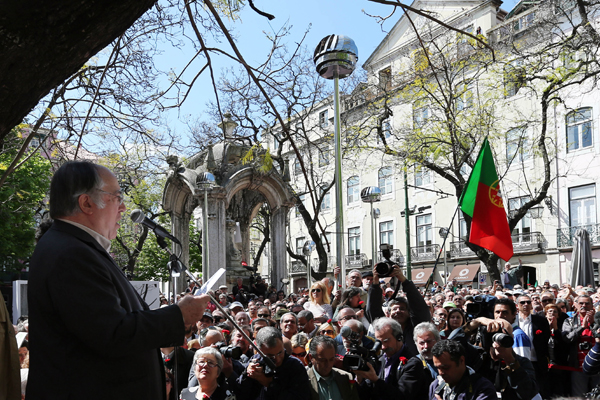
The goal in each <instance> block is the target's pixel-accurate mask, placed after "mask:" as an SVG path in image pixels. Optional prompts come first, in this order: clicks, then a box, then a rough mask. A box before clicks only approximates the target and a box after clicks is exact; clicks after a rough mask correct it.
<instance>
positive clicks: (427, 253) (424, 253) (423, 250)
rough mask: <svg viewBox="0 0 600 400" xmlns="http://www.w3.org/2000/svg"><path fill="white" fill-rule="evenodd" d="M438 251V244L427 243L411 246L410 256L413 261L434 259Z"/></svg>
mask: <svg viewBox="0 0 600 400" xmlns="http://www.w3.org/2000/svg"><path fill="white" fill-rule="evenodd" d="M439 252H440V245H439V244H428V245H426V246H417V247H411V249H410V257H411V260H412V261H413V262H418V261H434V260H435V259H436V258H437V256H438V253H439Z"/></svg>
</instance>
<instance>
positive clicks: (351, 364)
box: [340, 326, 381, 371]
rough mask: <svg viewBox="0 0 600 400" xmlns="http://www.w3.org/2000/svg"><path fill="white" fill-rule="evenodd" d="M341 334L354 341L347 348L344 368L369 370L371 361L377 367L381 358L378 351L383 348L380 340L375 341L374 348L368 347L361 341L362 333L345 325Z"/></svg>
mask: <svg viewBox="0 0 600 400" xmlns="http://www.w3.org/2000/svg"><path fill="white" fill-rule="evenodd" d="M340 334H341V335H342V337H343V338H344V339H346V340H349V341H350V342H351V343H352V345H351V347H350V348H349V349H346V355H345V356H344V361H343V363H342V364H343V366H344V369H346V370H349V371H356V370H359V371H368V370H369V366H368V365H367V362H369V363H371V365H372V366H373V368H375V366H376V365H377V362H378V358H379V357H378V356H377V353H379V350H380V349H381V342H380V341H379V340H376V341H375V344H374V345H373V348H372V349H367V348H366V347H364V346H362V345H361V343H360V334H359V333H357V332H354V331H353V330H352V329H350V328H349V327H347V326H344V327H343V328H342V331H341V332H340Z"/></svg>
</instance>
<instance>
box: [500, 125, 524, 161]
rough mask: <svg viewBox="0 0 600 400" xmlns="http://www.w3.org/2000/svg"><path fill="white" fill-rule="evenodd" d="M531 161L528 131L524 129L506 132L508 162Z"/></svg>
mask: <svg viewBox="0 0 600 400" xmlns="http://www.w3.org/2000/svg"><path fill="white" fill-rule="evenodd" d="M527 159H529V140H528V139H527V131H526V130H525V129H523V128H516V129H511V130H510V131H508V132H506V161H507V162H508V164H511V163H512V162H513V161H517V162H523V161H525V160H527Z"/></svg>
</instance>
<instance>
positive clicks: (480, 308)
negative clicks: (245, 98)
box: [467, 294, 497, 321]
mask: <svg viewBox="0 0 600 400" xmlns="http://www.w3.org/2000/svg"><path fill="white" fill-rule="evenodd" d="M496 300H497V299H496V298H495V297H494V296H490V295H487V294H485V295H477V296H475V297H474V298H473V303H469V304H467V319H468V320H469V321H470V320H473V319H475V318H479V317H485V318H490V319H493V318H494V305H495V304H496Z"/></svg>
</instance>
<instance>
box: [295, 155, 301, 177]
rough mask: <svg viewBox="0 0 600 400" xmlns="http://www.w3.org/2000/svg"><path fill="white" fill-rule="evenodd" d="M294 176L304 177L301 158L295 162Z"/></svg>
mask: <svg viewBox="0 0 600 400" xmlns="http://www.w3.org/2000/svg"><path fill="white" fill-rule="evenodd" d="M294 174H296V175H297V176H300V175H302V165H301V164H300V158H296V160H295V161H294Z"/></svg>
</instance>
